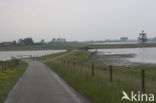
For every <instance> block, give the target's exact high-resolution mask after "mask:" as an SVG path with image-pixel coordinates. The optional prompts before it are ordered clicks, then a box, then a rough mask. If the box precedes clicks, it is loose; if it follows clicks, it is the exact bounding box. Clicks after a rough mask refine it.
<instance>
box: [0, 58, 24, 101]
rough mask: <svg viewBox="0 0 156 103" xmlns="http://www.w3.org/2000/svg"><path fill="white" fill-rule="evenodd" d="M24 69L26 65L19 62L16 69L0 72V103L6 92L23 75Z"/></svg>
mask: <svg viewBox="0 0 156 103" xmlns="http://www.w3.org/2000/svg"><path fill="white" fill-rule="evenodd" d="M26 67H27V64H26V63H24V62H22V61H21V62H20V63H19V65H17V66H16V67H14V68H11V69H7V70H6V71H5V72H0V103H3V101H4V99H5V98H6V96H7V95H8V92H9V91H10V90H11V88H12V87H13V86H14V84H15V83H16V81H17V80H18V78H19V77H20V76H21V75H22V74H23V72H24V71H25V69H26Z"/></svg>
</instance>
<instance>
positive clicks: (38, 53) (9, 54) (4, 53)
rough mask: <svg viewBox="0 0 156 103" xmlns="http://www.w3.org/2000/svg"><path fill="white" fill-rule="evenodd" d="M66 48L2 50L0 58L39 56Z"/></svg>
mask: <svg viewBox="0 0 156 103" xmlns="http://www.w3.org/2000/svg"><path fill="white" fill-rule="evenodd" d="M64 51H65V50H39V51H1V52H0V60H2V61H4V60H10V59H11V57H16V58H19V56H20V55H22V56H24V57H30V55H31V56H32V57H37V56H43V55H48V54H54V53H59V52H64Z"/></svg>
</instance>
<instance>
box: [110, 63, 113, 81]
mask: <svg viewBox="0 0 156 103" xmlns="http://www.w3.org/2000/svg"><path fill="white" fill-rule="evenodd" d="M112 68H113V67H112V65H110V82H112V81H113V73H112V72H113V70H112Z"/></svg>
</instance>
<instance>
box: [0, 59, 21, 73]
mask: <svg viewBox="0 0 156 103" xmlns="http://www.w3.org/2000/svg"><path fill="white" fill-rule="evenodd" d="M19 62H20V60H19V59H11V60H7V61H1V62H0V72H5V71H6V70H8V69H12V70H13V69H14V67H16V66H17V65H18V64H19Z"/></svg>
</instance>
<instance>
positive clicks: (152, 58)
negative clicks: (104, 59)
mask: <svg viewBox="0 0 156 103" xmlns="http://www.w3.org/2000/svg"><path fill="white" fill-rule="evenodd" d="M98 53H99V54H105V55H113V54H119V55H120V54H121V55H123V54H127V55H128V54H131V55H135V56H133V57H127V58H126V60H129V61H130V62H137V63H152V64H156V48H126V49H98Z"/></svg>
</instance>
